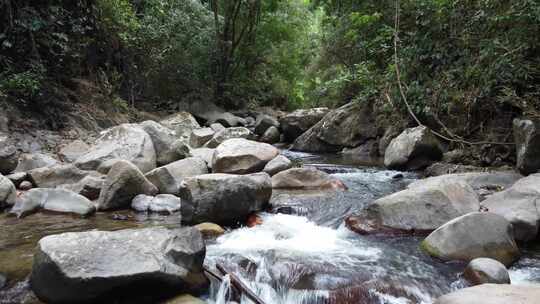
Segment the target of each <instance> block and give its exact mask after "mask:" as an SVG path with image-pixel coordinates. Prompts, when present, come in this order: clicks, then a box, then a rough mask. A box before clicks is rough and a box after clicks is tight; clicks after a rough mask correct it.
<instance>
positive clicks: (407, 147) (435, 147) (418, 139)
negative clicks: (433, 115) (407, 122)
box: [384, 126, 443, 170]
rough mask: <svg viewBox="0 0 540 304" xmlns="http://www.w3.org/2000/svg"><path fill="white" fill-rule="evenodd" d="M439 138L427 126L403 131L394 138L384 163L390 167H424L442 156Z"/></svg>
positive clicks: (387, 150)
mask: <svg viewBox="0 0 540 304" xmlns="http://www.w3.org/2000/svg"><path fill="white" fill-rule="evenodd" d="M442 156H443V151H442V147H441V143H440V142H439V140H438V139H437V138H436V137H435V135H433V133H431V130H429V129H428V128H427V127H425V126H418V127H416V128H410V129H406V130H405V131H403V132H402V133H401V134H400V135H399V136H398V137H396V138H394V139H393V140H392V141H391V142H390V144H389V145H388V147H387V148H386V152H385V153H384V165H385V166H386V167H387V168H389V169H398V170H402V169H407V170H417V169H422V168H424V167H426V166H428V165H430V164H431V163H433V162H435V161H438V160H440V159H441V158H442Z"/></svg>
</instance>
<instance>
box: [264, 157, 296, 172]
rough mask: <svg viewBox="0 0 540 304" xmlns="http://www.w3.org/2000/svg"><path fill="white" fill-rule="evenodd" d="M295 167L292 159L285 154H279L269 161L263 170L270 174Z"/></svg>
mask: <svg viewBox="0 0 540 304" xmlns="http://www.w3.org/2000/svg"><path fill="white" fill-rule="evenodd" d="M292 167H293V163H292V161H291V160H290V159H288V158H287V157H285V156H283V155H278V156H277V157H275V158H274V159H272V160H271V161H269V162H268V164H266V166H264V169H263V172H266V173H268V174H270V176H272V175H275V174H277V173H279V172H281V171H285V170H287V169H290V168H292Z"/></svg>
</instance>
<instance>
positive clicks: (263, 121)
mask: <svg viewBox="0 0 540 304" xmlns="http://www.w3.org/2000/svg"><path fill="white" fill-rule="evenodd" d="M270 127H275V128H276V129H277V128H279V122H278V121H277V119H275V118H273V117H271V116H269V115H266V114H259V115H258V116H257V119H256V120H255V134H257V135H261V136H262V135H263V134H264V133H265V132H266V131H267V130H268V129H269V128H270ZM278 131H279V130H278Z"/></svg>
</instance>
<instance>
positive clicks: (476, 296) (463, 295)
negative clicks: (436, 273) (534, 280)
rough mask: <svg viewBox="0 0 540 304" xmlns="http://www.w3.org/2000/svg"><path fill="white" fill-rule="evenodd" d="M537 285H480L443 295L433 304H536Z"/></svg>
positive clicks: (538, 289)
mask: <svg viewBox="0 0 540 304" xmlns="http://www.w3.org/2000/svg"><path fill="white" fill-rule="evenodd" d="M538 299H540V287H539V286H537V285H500V284H482V285H478V286H474V287H469V288H464V289H461V290H458V291H454V292H452V293H450V294H447V295H444V296H442V297H440V298H438V299H437V301H435V304H537V303H538Z"/></svg>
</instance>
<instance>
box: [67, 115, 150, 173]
mask: <svg viewBox="0 0 540 304" xmlns="http://www.w3.org/2000/svg"><path fill="white" fill-rule="evenodd" d="M111 159H123V160H127V161H130V162H132V163H133V164H134V165H136V166H137V167H138V168H139V169H140V170H141V171H142V172H148V171H150V170H152V169H155V168H156V150H155V149H154V144H153V142H152V138H151V137H150V135H148V133H146V132H145V131H143V130H142V129H141V128H140V127H139V126H138V125H134V124H122V125H119V126H116V127H113V128H111V129H109V130H107V131H106V132H105V133H104V134H103V135H102V136H101V137H100V138H98V139H97V140H96V142H95V144H94V146H93V147H92V148H91V149H90V150H89V151H88V152H87V153H86V154H84V155H83V156H81V157H79V158H78V159H77V161H76V162H75V164H76V165H77V167H79V168H81V169H83V170H96V169H98V167H99V166H100V165H101V164H102V163H103V162H105V161H108V160H111Z"/></svg>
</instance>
